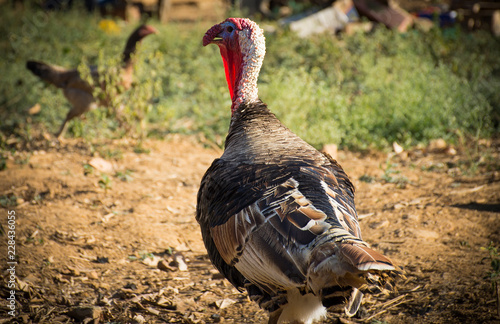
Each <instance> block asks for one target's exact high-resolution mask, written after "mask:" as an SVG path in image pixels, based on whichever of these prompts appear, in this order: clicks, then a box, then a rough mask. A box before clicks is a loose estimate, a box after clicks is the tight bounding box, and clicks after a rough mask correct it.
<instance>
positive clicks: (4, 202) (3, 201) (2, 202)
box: [0, 195, 17, 208]
mask: <svg viewBox="0 0 500 324" xmlns="http://www.w3.org/2000/svg"><path fill="white" fill-rule="evenodd" d="M0 206H2V207H4V208H7V207H15V206H17V197H16V196H15V195H2V196H0Z"/></svg>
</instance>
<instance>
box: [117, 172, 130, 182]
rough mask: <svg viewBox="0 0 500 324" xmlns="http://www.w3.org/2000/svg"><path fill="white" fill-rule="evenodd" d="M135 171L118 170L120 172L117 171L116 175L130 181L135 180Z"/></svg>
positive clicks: (122, 179)
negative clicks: (133, 175) (133, 174)
mask: <svg viewBox="0 0 500 324" xmlns="http://www.w3.org/2000/svg"><path fill="white" fill-rule="evenodd" d="M133 172H134V171H132V170H128V169H127V170H125V171H124V172H121V171H118V172H116V174H115V177H117V178H118V179H120V180H121V181H124V182H130V181H132V180H134V178H133V177H132V173H133Z"/></svg>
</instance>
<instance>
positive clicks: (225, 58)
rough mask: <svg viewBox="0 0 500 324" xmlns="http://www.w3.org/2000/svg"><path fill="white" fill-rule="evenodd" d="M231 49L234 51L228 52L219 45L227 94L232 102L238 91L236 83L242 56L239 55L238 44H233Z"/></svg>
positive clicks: (224, 47) (238, 80)
mask: <svg viewBox="0 0 500 324" xmlns="http://www.w3.org/2000/svg"><path fill="white" fill-rule="evenodd" d="M232 48H234V50H230V51H228V50H227V47H226V46H224V45H222V44H221V45H219V49H220V54H221V56H222V62H223V63H224V71H225V73H226V81H227V86H228V88H229V94H230V95H231V101H233V102H234V101H235V100H236V95H237V91H238V89H237V87H238V83H239V82H240V79H241V69H242V65H243V56H242V55H241V51H240V47H239V44H234V45H233V46H232Z"/></svg>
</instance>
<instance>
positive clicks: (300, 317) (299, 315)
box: [278, 289, 327, 324]
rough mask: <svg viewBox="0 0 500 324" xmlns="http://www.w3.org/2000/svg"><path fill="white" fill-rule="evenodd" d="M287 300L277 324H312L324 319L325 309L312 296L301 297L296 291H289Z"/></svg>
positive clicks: (318, 300)
mask: <svg viewBox="0 0 500 324" xmlns="http://www.w3.org/2000/svg"><path fill="white" fill-rule="evenodd" d="M287 299H288V304H286V306H285V307H284V308H283V312H282V313H281V316H280V318H279V320H278V324H285V323H304V324H312V323H314V322H318V321H321V320H323V319H324V318H325V317H326V313H327V312H326V308H325V307H324V306H323V304H322V303H321V300H320V299H319V298H318V297H317V296H315V295H313V294H306V295H302V294H301V293H300V292H299V291H298V289H290V290H288V292H287Z"/></svg>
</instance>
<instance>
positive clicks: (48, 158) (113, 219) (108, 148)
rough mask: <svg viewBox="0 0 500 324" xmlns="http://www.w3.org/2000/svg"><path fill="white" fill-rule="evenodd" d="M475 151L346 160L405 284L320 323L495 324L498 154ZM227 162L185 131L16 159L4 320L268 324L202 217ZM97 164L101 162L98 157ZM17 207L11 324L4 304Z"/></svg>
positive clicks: (370, 231) (10, 186) (42, 150)
mask: <svg viewBox="0 0 500 324" xmlns="http://www.w3.org/2000/svg"><path fill="white" fill-rule="evenodd" d="M479 149H480V150H484V152H487V154H486V153H485V160H484V161H483V162H482V163H478V164H477V168H478V169H477V172H476V173H475V175H472V176H471V175H464V174H463V172H462V171H461V166H463V165H464V163H465V162H466V161H468V159H470V157H469V156H468V154H467V153H466V152H462V151H461V150H459V149H457V150H458V152H457V153H456V154H454V153H455V152H453V150H452V151H451V152H450V151H448V153H428V152H427V150H425V149H423V150H418V149H415V150H413V151H411V152H409V153H406V152H404V153H403V154H401V155H400V156H393V157H391V158H388V155H387V154H383V153H369V154H368V153H365V154H362V153H352V152H347V151H339V154H338V158H337V159H338V161H339V162H340V163H341V164H342V165H343V167H344V168H345V170H346V172H347V173H348V174H349V175H350V177H351V179H352V180H353V182H354V184H355V186H356V189H357V193H356V194H357V195H356V204H357V209H358V213H359V215H360V219H361V220H360V224H361V227H362V231H363V237H364V239H365V240H366V241H367V242H369V243H370V244H371V245H372V246H373V247H375V248H376V249H378V250H380V251H382V252H383V253H385V254H386V255H387V256H389V257H390V258H392V259H393V260H395V261H396V262H398V263H399V264H400V265H401V266H403V267H404V269H405V271H406V275H407V280H402V281H400V282H399V284H398V292H397V293H393V294H391V295H379V296H368V297H366V298H365V300H364V304H363V306H362V310H361V312H360V315H359V318H351V319H347V318H346V317H345V316H344V315H342V314H330V315H329V317H328V319H327V320H326V321H325V323H339V322H341V323H352V322H368V323H386V322H387V323H499V322H500V318H499V317H498V315H497V311H496V308H497V304H496V297H495V295H494V293H493V290H492V287H491V282H490V281H489V280H488V279H485V276H487V274H488V271H489V270H491V267H490V263H489V262H488V260H484V259H483V258H485V257H487V256H488V253H487V252H486V251H484V250H481V247H487V246H488V245H489V244H490V242H493V243H494V245H495V246H499V243H500V171H499V162H498V161H500V145H495V144H494V143H493V144H492V143H491V141H486V142H485V143H483V144H482V145H481V146H480V147H479ZM450 153H452V154H450ZM220 154H221V151H220V150H218V149H216V148H207V146H203V145H202V144H200V143H199V141H197V140H196V139H194V138H191V137H181V136H178V135H171V136H168V137H167V139H165V140H163V141H159V140H147V141H145V142H143V143H142V145H138V144H137V143H135V142H134V141H133V140H130V139H124V140H116V141H107V142H103V141H101V142H97V143H93V144H89V143H86V142H84V141H82V140H66V142H65V143H63V144H54V143H53V144H52V145H41V146H40V147H32V148H31V149H30V150H29V151H28V150H26V151H24V152H23V151H20V152H19V151H18V152H17V153H15V154H14V156H13V157H12V158H11V159H9V160H8V161H7V168H6V169H5V170H4V171H0V198H1V203H2V206H3V207H4V208H2V209H0V212H1V214H2V216H1V219H2V221H1V224H2V226H3V229H2V233H1V243H0V245H1V246H2V247H1V250H2V251H3V252H2V255H1V260H2V261H1V262H2V264H1V267H2V270H4V271H2V278H3V280H2V282H1V283H0V285H1V287H0V288H1V289H0V295H1V296H0V297H1V299H2V300H3V301H2V302H1V303H0V323H10V322H12V323H17V322H18V323H73V322H83V323H265V322H266V320H267V314H266V313H265V312H264V311H262V310H260V309H259V308H258V307H257V306H256V305H255V304H253V303H252V302H250V301H249V300H248V299H247V297H246V294H241V293H239V292H238V291H237V290H236V289H234V288H232V286H231V285H230V284H229V283H228V282H227V281H225V280H224V279H222V278H221V276H220V275H219V274H218V273H217V271H216V270H214V269H213V267H212V266H211V264H210V261H209V260H208V257H207V254H206V251H205V248H204V246H203V243H202V240H201V235H200V231H199V228H198V224H197V223H196V221H195V219H194V214H195V207H196V193H197V191H198V186H199V182H200V179H201V177H202V175H203V173H204V172H205V170H206V169H207V168H208V166H209V165H210V163H211V162H212V160H213V159H214V158H216V157H218V156H219V155H220ZM99 155H101V157H103V158H104V159H105V162H102V161H99V160H95V159H94V160H92V159H93V158H95V157H97V156H99ZM388 161H389V162H388ZM464 161H465V162H464ZM488 161H489V162H488ZM492 161H493V162H492ZM106 162H109V163H110V165H107V164H106ZM480 162H481V161H480ZM89 163H90V164H93V165H95V166H97V169H96V168H92V167H90V166H89ZM492 165H493V167H492ZM106 168H110V169H109V170H107V171H106ZM99 169H101V170H103V171H100V170H99ZM16 205H17V206H16ZM11 210H14V211H15V213H16V237H15V241H16V254H17V261H18V264H17V265H16V275H17V282H16V285H17V288H18V291H17V293H16V300H17V302H16V312H17V313H16V314H17V316H16V317H14V318H12V317H10V316H9V315H7V312H8V311H9V310H10V309H9V308H7V307H6V303H5V300H6V298H7V297H8V296H10V294H9V292H10V289H9V288H8V278H9V273H8V272H7V271H5V269H7V268H8V267H7V260H6V257H7V255H6V252H5V251H6V250H7V249H6V242H7V236H6V231H7V213H8V211H11ZM159 261H160V267H161V269H160V268H159V266H158V263H159Z"/></svg>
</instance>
